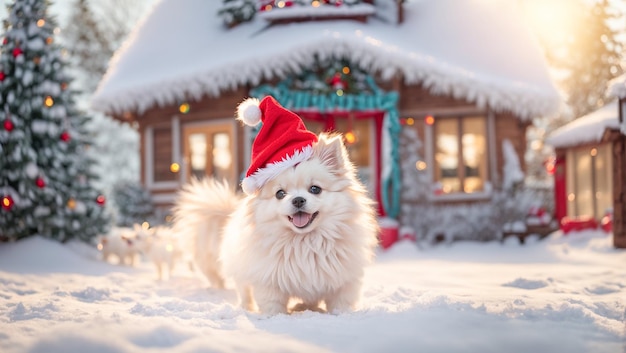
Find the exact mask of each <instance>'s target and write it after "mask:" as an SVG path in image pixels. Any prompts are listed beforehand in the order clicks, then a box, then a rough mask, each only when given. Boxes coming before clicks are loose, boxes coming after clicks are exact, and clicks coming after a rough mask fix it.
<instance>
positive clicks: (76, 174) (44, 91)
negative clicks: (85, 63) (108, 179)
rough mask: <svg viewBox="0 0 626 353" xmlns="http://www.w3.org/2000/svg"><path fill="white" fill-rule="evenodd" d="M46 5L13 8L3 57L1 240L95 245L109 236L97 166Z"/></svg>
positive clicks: (27, 2)
mask: <svg viewBox="0 0 626 353" xmlns="http://www.w3.org/2000/svg"><path fill="white" fill-rule="evenodd" d="M47 6H48V2H47V1H46V0H19V1H15V2H14V3H13V4H12V5H10V6H9V8H8V9H9V11H8V12H9V18H8V20H7V21H5V33H4V38H3V42H2V50H1V52H0V70H1V71H0V72H1V74H0V87H1V88H2V89H1V95H0V104H2V108H1V109H0V121H2V122H3V129H1V130H0V146H1V150H0V200H1V202H2V209H1V210H0V237H2V238H3V239H13V240H15V239H20V238H24V237H28V236H31V235H37V234H38V235H42V236H45V237H50V238H53V239H57V240H59V241H67V240H69V239H72V238H80V239H82V240H89V239H91V238H92V237H94V236H95V235H97V234H99V233H102V232H104V231H106V228H107V226H108V216H107V215H106V214H105V209H104V207H103V205H104V202H105V200H104V197H103V196H102V195H101V194H100V193H99V192H98V191H97V190H95V189H94V188H93V187H92V184H91V183H92V181H93V180H94V179H95V176H94V175H93V174H92V173H91V167H92V164H93V161H92V160H90V159H89V158H88V157H87V156H86V153H85V150H86V149H87V148H88V147H89V143H88V141H87V139H88V138H89V136H87V135H86V134H85V126H86V124H87V123H88V122H89V118H88V117H86V116H82V115H81V114H80V113H79V112H78V111H77V109H76V106H75V101H74V96H75V95H76V92H74V91H73V90H71V89H70V88H69V86H70V83H71V82H70V81H71V79H70V77H68V75H67V74H66V73H65V71H66V63H65V62H64V60H63V58H62V48H61V47H60V46H59V45H57V44H55V43H54V32H53V31H54V28H55V27H56V23H55V19H54V18H52V17H49V16H48V15H47V13H46V11H47Z"/></svg>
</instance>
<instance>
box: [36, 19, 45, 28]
mask: <svg viewBox="0 0 626 353" xmlns="http://www.w3.org/2000/svg"><path fill="white" fill-rule="evenodd" d="M45 24H46V20H44V19H43V18H41V19H39V20H37V27H43V26H44V25H45Z"/></svg>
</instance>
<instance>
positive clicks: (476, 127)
mask: <svg viewBox="0 0 626 353" xmlns="http://www.w3.org/2000/svg"><path fill="white" fill-rule="evenodd" d="M433 131H434V139H433V140H434V164H435V165H434V179H435V183H436V184H435V185H436V186H437V187H436V191H437V193H440V194H455V193H465V194H471V193H477V192H483V191H485V186H486V183H487V181H488V167H487V165H488V164H487V119H486V118H485V117H484V116H458V117H439V118H436V119H435V121H434V123H433Z"/></svg>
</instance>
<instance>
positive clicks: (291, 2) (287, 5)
mask: <svg viewBox="0 0 626 353" xmlns="http://www.w3.org/2000/svg"><path fill="white" fill-rule="evenodd" d="M292 6H293V1H285V7H292Z"/></svg>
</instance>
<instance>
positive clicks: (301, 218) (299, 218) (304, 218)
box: [293, 212, 311, 228]
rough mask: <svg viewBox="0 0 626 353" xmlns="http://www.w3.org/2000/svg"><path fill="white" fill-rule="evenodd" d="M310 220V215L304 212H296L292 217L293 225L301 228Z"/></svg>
mask: <svg viewBox="0 0 626 353" xmlns="http://www.w3.org/2000/svg"><path fill="white" fill-rule="evenodd" d="M310 220H311V214H309V213H306V212H298V213H296V214H294V215H293V225H294V226H296V227H298V228H302V227H304V226H305V225H307V223H309V221H310Z"/></svg>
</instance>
